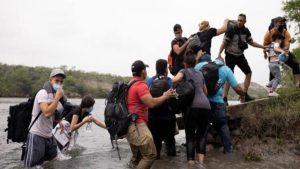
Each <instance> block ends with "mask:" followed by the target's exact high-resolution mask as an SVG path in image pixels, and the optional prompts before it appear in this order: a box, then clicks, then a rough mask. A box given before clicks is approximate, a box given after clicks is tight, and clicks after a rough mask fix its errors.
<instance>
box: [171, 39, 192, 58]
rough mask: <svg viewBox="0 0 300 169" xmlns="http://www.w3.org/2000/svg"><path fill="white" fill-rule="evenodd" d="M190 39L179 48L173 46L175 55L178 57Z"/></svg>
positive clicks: (176, 45)
mask: <svg viewBox="0 0 300 169" xmlns="http://www.w3.org/2000/svg"><path fill="white" fill-rule="evenodd" d="M189 42H190V39H188V40H187V41H186V42H185V43H184V44H183V45H182V46H181V47H179V45H178V44H175V45H173V50H174V52H175V53H176V54H177V55H180V54H181V53H182V52H183V51H184V50H185V49H186V47H187V45H188V44H189Z"/></svg>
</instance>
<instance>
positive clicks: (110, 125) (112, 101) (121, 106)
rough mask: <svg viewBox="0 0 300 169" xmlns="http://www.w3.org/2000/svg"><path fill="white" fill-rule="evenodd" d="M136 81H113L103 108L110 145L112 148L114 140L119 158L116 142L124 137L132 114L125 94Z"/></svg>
mask: <svg viewBox="0 0 300 169" xmlns="http://www.w3.org/2000/svg"><path fill="white" fill-rule="evenodd" d="M135 82H137V81H136V80H134V81H132V82H130V83H129V84H126V83H123V82H115V83H114V84H113V86H112V89H111V91H110V92H109V94H108V96H107V98H106V102H105V105H106V107H105V110H104V121H105V125H106V128H107V130H108V132H109V134H110V139H111V143H112V146H113V148H114V144H113V140H115V142H116V147H117V151H118V155H119V159H120V160H121V156H120V152H119V147H118V142H117V140H118V139H119V138H124V136H125V135H126V134H127V130H128V127H129V125H130V122H131V120H132V114H131V113H129V112H128V108H127V95H128V90H129V88H130V87H131V86H132V85H133V84H134V83H135Z"/></svg>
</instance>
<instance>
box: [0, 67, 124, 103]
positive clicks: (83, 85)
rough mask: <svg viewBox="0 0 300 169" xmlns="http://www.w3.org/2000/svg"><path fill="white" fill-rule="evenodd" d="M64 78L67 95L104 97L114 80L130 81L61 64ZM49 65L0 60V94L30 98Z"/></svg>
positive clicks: (39, 86)
mask: <svg viewBox="0 0 300 169" xmlns="http://www.w3.org/2000/svg"><path fill="white" fill-rule="evenodd" d="M60 68H62V69H63V70H64V71H65V73H66V75H67V78H66V80H65V82H64V92H65V94H66V95H67V96H68V97H81V96H84V95H86V94H90V95H92V96H93V97H97V98H103V97H106V94H107V93H108V91H109V90H110V88H111V86H112V84H113V82H116V81H124V82H126V81H129V77H121V76H114V75H110V74H99V73H96V72H83V71H80V70H74V69H68V68H67V67H66V66H61V67H60ZM51 70H52V68H47V67H28V66H21V65H7V64H1V63H0V74H1V76H0V86H1V87H0V97H30V96H34V95H35V93H36V92H37V91H38V90H39V89H40V88H41V87H42V86H43V84H44V82H45V81H47V80H48V77H49V74H50V72H51Z"/></svg>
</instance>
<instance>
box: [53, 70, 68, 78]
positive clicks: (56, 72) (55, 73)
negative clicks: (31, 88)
mask: <svg viewBox="0 0 300 169" xmlns="http://www.w3.org/2000/svg"><path fill="white" fill-rule="evenodd" d="M56 75H61V76H62V77H64V78H66V75H65V72H64V71H63V70H61V69H53V70H52V71H51V73H50V78H51V77H54V76H56Z"/></svg>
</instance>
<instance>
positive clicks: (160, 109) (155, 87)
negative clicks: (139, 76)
mask: <svg viewBox="0 0 300 169" xmlns="http://www.w3.org/2000/svg"><path fill="white" fill-rule="evenodd" d="M169 89H170V86H169V84H168V77H167V76H164V75H156V76H153V77H152V83H151V85H150V87H149V90H150V94H151V96H152V97H160V96H162V95H163V93H164V92H165V91H167V90H169ZM148 112H149V117H156V118H166V117H169V116H170V115H172V114H173V113H174V112H173V111H172V108H171V107H170V106H169V105H168V101H167V102H165V103H163V104H161V105H159V106H157V107H154V108H149V110H148Z"/></svg>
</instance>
